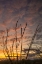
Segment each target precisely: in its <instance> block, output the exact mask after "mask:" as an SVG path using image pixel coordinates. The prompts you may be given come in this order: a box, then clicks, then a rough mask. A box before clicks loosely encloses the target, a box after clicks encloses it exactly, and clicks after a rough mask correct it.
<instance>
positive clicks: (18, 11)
mask: <svg viewBox="0 0 42 64" xmlns="http://www.w3.org/2000/svg"><path fill="white" fill-rule="evenodd" d="M17 21H18V26H17V32H18V36H20V34H21V33H20V28H21V27H22V28H24V27H25V24H26V23H27V27H26V30H25V34H24V36H25V38H23V39H24V40H23V42H24V41H26V38H27V40H29V38H30V39H31V37H32V36H33V34H34V32H35V29H36V27H37V25H38V24H39V28H40V29H41V28H42V0H0V50H2V46H1V44H2V36H5V35H6V29H10V31H9V35H10V37H9V38H8V39H11V38H14V36H13V35H14V34H15V31H14V29H15V25H16V22H17ZM20 24H21V26H20ZM23 31H24V30H23ZM11 35H12V36H11ZM36 40H37V41H36ZM36 40H35V41H36V42H34V43H37V42H38V46H39V43H40V42H42V29H41V31H40V32H39V34H37V37H36ZM9 43H11V42H9ZM28 43H29V41H28V42H27V43H23V45H24V44H25V45H24V46H23V48H26V47H28V45H27V44H28ZM9 46H11V44H10V45H9ZM19 47H20V45H19ZM39 47H40V46H39ZM18 49H19V48H18Z"/></svg>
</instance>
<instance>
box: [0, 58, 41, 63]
mask: <svg viewBox="0 0 42 64" xmlns="http://www.w3.org/2000/svg"><path fill="white" fill-rule="evenodd" d="M12 63H13V64H42V59H40V60H21V61H20V60H19V61H16V60H15V61H13V60H12ZM0 64H11V63H10V61H9V60H4V61H0Z"/></svg>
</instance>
